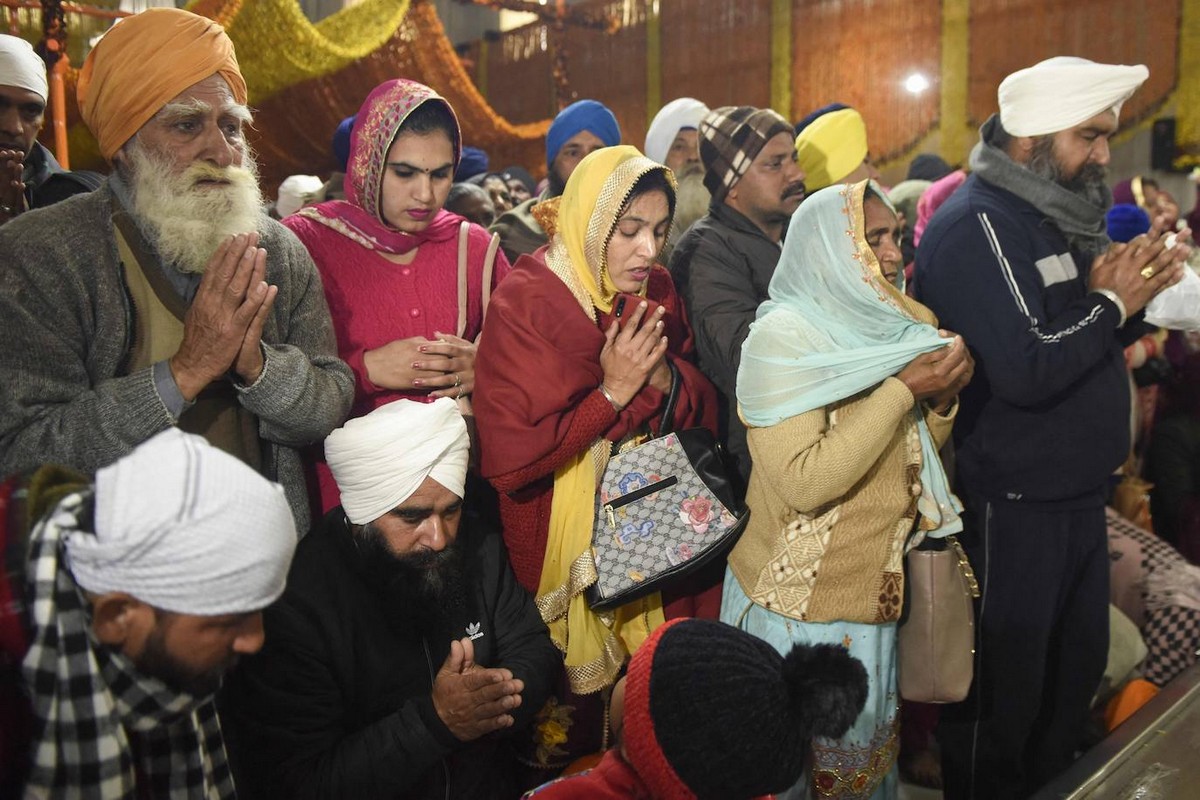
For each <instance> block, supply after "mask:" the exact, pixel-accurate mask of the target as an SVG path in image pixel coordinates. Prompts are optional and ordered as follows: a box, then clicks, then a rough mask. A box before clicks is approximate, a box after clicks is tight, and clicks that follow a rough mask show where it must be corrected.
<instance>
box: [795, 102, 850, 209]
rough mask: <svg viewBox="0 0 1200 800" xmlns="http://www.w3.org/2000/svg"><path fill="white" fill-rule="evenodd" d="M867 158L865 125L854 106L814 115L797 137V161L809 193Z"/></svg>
mask: <svg viewBox="0 0 1200 800" xmlns="http://www.w3.org/2000/svg"><path fill="white" fill-rule="evenodd" d="M866 157H867V125H866V123H865V122H863V118H862V115H861V114H859V113H858V112H857V111H855V110H854V109H853V108H843V109H841V110H840V111H831V112H829V113H828V114H822V115H821V116H819V117H817V118H816V120H814V121H813V122H812V124H810V125H809V126H808V127H807V128H805V129H804V130H802V131H800V135H799V136H797V137H796V160H797V162H798V163H799V164H800V169H802V170H804V175H805V178H804V185H805V186H807V187H808V193H809V194H812V193H813V192H815V191H816V190H818V189H824V188H825V187H826V186H832V185H833V184H835V183H838V182H840V181H841V180H842V178H845V177H846V176H847V175H849V174H850V173H851V172H854V170H855V169H857V168H858V166H859V165H860V164H862V163H863V160H864V159H865V158H866Z"/></svg>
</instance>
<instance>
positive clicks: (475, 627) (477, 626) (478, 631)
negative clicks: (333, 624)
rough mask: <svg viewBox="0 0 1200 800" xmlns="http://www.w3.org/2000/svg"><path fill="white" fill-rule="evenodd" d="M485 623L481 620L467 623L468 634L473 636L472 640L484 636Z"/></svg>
mask: <svg viewBox="0 0 1200 800" xmlns="http://www.w3.org/2000/svg"><path fill="white" fill-rule="evenodd" d="M482 628H483V624H482V623H479V622H471V623H468V624H467V636H470V637H471V641H472V642H473V641H475V640H476V639H480V638H482V637H483V630H482Z"/></svg>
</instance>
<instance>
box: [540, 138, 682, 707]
mask: <svg viewBox="0 0 1200 800" xmlns="http://www.w3.org/2000/svg"><path fill="white" fill-rule="evenodd" d="M656 169H659V170H665V171H666V173H667V176H668V182H669V183H670V184H671V185H672V186H674V185H675V181H674V178H673V176H672V175H671V172H670V171H669V170H667V169H666V167H664V166H662V165H661V164H658V163H655V162H654V161H651V160H650V159H648V158H646V157H645V156H643V155H642V154H641V153H639V152H638V150H637V148H635V147H628V146H619V147H606V148H604V149H601V150H597V151H596V152H594V153H592V154H591V155H589V156H587V158H585V159H583V161H581V162H579V166H578V167H576V168H575V171H574V172H572V173H571V178H570V180H568V181H567V186H566V189H565V191H564V192H563V195H562V197H561V198H559V199H558V200H557V201H551V202H552V203H556V204H557V209H556V210H555V208H554V206H553V205H550V206H549V207H548V208H542V209H540V212H541V213H540V214H539V217H540V218H541V219H542V220H543V221H544V224H545V225H546V227H547V230H551V229H552V236H551V241H550V247H549V249H548V250H547V251H546V264H547V265H548V266H549V267H550V270H551V271H552V272H554V274H555V275H557V276H558V277H559V279H561V280H562V281H563V283H565V284H566V285H567V287H568V288H569V289H570V290H571V294H572V295H573V296H574V297H575V299H576V300H577V301H578V302H579V305H580V307H581V308H582V309H583V312H584V313H585V314H587V315H588V317H589V318H590V319H591V320H592V321H593V322H594V321H596V319H597V316H596V309H597V308H599V309H600V310H601V311H604V312H605V313H607V312H609V311H610V310H611V309H612V301H613V298H614V297H615V295H616V294H617V290H616V288H615V287H614V286H613V283H612V281H611V280H610V279H609V277H608V270H607V264H606V258H605V251H606V250H607V247H608V241H609V239H610V238H611V236H612V233H613V230H614V229H615V228H616V224H617V218H618V216H619V215H620V213H621V208H622V206H624V205H625V201H626V200H627V198H628V196H629V193H630V191H631V190H632V189H633V186H634V184H636V183H637V181H638V179H639V178H641V177H642V176H643V175H645V174H646V173H647V172H650V171H652V170H656ZM541 205H542V206H547V205H548V204H546V203H543V204H541ZM642 293H643V294H644V293H645V286H643V287H642ZM610 449H611V444H610V443H609V442H608V440H606V439H604V438H603V437H601V438H600V439H597V440H596V441H595V442H593V443H592V445H591V446H590V447H589V448H588V449H587V450H585V451H584V452H582V453H580V454H578V455H577V456H575V457H574V458H572V459H571V460H570V461H568V462H567V463H566V464H564V465H563V466H562V467H560V468H559V469H558V470H557V471H556V472H555V473H554V494H553V496H552V498H551V503H550V531H549V535H548V536H547V540H546V554H545V557H544V561H543V562H542V577H541V581H540V582H539V584H538V592H537V600H536V601H537V606H538V610H539V611H540V612H541V615H542V619H543V620H544V621H545V623H546V625H547V627H549V629H550V637H551V639H553V641H554V643H555V645H557V646H558V649H559V650H561V651H562V652H563V654H564V662H565V664H566V669H567V678H568V680H569V681H570V684H571V690H572V691H573V692H575V693H576V694H588V693H591V692H597V691H600V690H601V689H603V688H605V687H606V686H610V685H611V684H612V683H613V682H614V681H615V679H616V676H617V673H618V672H619V671H620V669H621V665H622V664H624V663H625V659H626V658H627V657H628V656H629V655H631V654H633V653H634V652H635V651H636V650H637V649H638V647H639V646H641V644H642V642H644V641H645V640H646V637H648V636H649V635H650V633H651V632H652V631H653V630H654V629H655V628H657V627H658V626H659V625H661V624H662V623H663V622H664V617H663V611H662V598H661V597H660V596H659V594H658V593H657V592H656V593H654V594H652V595H650V596H648V597H645V598H643V599H641V600H636V601H634V602H632V603H628V604H626V605H624V606H621V607H620V608H618V609H616V611H613V612H609V613H603V614H598V613H596V612H594V611H592V610H591V608H590V607H589V606H588V604H587V600H586V598H585V597H584V591H585V590H586V589H587V588H588V587H589V586H591V585H592V584H593V583H595V582H596V580H597V575H596V565H595V561H594V560H593V556H592V546H591V545H592V528H593V526H594V524H595V506H596V491H597V487H598V485H599V482H600V478H601V477H602V476H603V475H604V469H605V467H606V466H607V465H608V456H609V452H610Z"/></svg>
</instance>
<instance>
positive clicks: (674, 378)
mask: <svg viewBox="0 0 1200 800" xmlns="http://www.w3.org/2000/svg"><path fill="white" fill-rule="evenodd" d="M667 367H668V368H669V369H670V370H671V390H670V391H669V392H667V402H665V403H663V413H662V423H661V424H660V425H659V426H658V435H659V436H666V435H667V434H668V433H670V432H671V431H673V430H675V407H676V406H677V405H679V383H680V381H679V367H677V366H675V362H674V361H672V360H671V359H669V358H668V359H667Z"/></svg>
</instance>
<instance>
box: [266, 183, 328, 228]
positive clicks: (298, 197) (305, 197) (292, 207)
mask: <svg viewBox="0 0 1200 800" xmlns="http://www.w3.org/2000/svg"><path fill="white" fill-rule="evenodd" d="M324 185H325V182H324V181H323V180H321V179H320V178H318V177H317V176H316V175H289V176H288V177H286V178H284V179H283V183H281V184H279V196H278V198H277V199H276V200H275V213H277V214H279V218H280V219H283V218H284V217H287V216H290V215H292V214H295V213H296V212H297V211H299V210H300V209H302V208H304V206H305V204H306V203H309V202H311V201H312V199H313V195H315V194H316V193H317V192H319V191H320V190H321V187H322V186H324Z"/></svg>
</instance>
